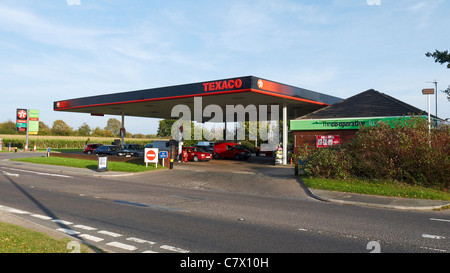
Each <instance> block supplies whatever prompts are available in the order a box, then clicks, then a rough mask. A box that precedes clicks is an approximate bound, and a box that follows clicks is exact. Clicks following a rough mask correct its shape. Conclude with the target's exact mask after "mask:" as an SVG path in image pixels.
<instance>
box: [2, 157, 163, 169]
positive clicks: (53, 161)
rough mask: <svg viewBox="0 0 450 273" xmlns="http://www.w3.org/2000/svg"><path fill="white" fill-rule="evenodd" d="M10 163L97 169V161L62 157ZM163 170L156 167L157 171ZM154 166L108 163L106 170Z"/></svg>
mask: <svg viewBox="0 0 450 273" xmlns="http://www.w3.org/2000/svg"><path fill="white" fill-rule="evenodd" d="M10 160H12V161H24V162H30V163H36V164H48V165H59V166H68V167H76V168H85V169H91V170H96V169H97V168H98V161H95V160H85V159H77V158H63V157H29V158H16V159H10ZM161 168H165V167H162V166H160V165H158V169H161ZM155 169H156V168H155V166H154V164H149V165H148V167H146V166H145V164H144V163H141V164H137V163H132V162H114V161H108V170H110V171H115V172H145V171H151V170H155Z"/></svg>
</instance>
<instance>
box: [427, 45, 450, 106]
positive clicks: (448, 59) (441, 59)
mask: <svg viewBox="0 0 450 273" xmlns="http://www.w3.org/2000/svg"><path fill="white" fill-rule="evenodd" d="M425 56H427V57H433V58H434V61H435V62H436V63H440V64H445V63H447V68H449V69H450V54H449V53H448V50H445V51H439V50H437V49H436V51H435V52H434V53H430V52H427V53H426V54H425ZM442 92H444V93H445V94H447V99H448V101H450V85H449V86H448V88H447V89H446V90H443V91H442Z"/></svg>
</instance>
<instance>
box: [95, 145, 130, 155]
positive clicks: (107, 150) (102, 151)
mask: <svg viewBox="0 0 450 273" xmlns="http://www.w3.org/2000/svg"><path fill="white" fill-rule="evenodd" d="M94 154H96V155H114V156H126V157H132V156H133V154H134V153H133V152H130V151H128V150H122V148H121V147H120V146H117V145H104V146H101V147H98V148H97V149H95V150H94Z"/></svg>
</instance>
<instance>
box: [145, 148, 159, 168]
mask: <svg viewBox="0 0 450 273" xmlns="http://www.w3.org/2000/svg"><path fill="white" fill-rule="evenodd" d="M158 150H159V149H158V148H145V150H144V162H145V165H146V166H148V163H155V164H156V167H158Z"/></svg>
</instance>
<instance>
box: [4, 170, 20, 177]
mask: <svg viewBox="0 0 450 273" xmlns="http://www.w3.org/2000/svg"><path fill="white" fill-rule="evenodd" d="M2 173H3V175H6V176H14V177H19V174H18V173H9V172H5V171H3V172H2Z"/></svg>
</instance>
